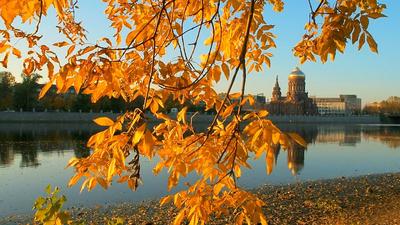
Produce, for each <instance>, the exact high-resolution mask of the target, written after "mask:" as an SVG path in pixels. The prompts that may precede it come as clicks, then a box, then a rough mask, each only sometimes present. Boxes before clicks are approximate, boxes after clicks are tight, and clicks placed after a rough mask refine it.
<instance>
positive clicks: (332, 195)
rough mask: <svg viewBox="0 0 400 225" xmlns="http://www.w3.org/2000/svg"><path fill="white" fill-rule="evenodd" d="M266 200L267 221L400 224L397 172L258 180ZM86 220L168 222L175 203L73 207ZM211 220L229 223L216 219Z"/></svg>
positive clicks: (11, 220) (17, 220)
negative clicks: (265, 183)
mask: <svg viewBox="0 0 400 225" xmlns="http://www.w3.org/2000/svg"><path fill="white" fill-rule="evenodd" d="M254 192H255V193H257V194H258V195H259V196H260V197H261V198H262V199H263V200H264V201H265V202H266V203H267V206H266V207H265V208H264V210H265V214H266V216H267V217H268V220H269V224H318V225H319V224H400V173H393V174H381V175H368V176H361V177H354V178H344V177H343V178H338V179H331V180H320V181H312V182H303V183H298V184H291V185H283V186H262V187H259V188H257V189H255V190H254ZM71 211H72V214H73V215H74V217H75V218H78V219H81V220H84V221H86V223H87V224H104V218H105V217H108V218H110V217H115V216H118V217H122V218H124V219H125V222H127V224H168V223H169V222H170V221H171V219H172V218H173V217H174V215H175V210H174V208H173V207H170V206H165V207H160V206H159V204H158V202H143V203H142V204H136V205H133V204H129V203H120V204H116V205H111V206H97V207H95V208H83V209H82V208H73V209H71ZM30 221H31V220H30V219H29V217H28V216H22V215H21V216H12V217H6V218H0V224H4V225H5V224H27V222H30ZM210 224H229V221H225V220H218V221H212V222H211V223H210Z"/></svg>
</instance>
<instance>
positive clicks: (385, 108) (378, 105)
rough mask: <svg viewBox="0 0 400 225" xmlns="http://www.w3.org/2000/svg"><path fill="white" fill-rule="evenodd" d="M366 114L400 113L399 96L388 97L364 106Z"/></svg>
mask: <svg viewBox="0 0 400 225" xmlns="http://www.w3.org/2000/svg"><path fill="white" fill-rule="evenodd" d="M364 112H365V113H367V114H383V115H400V97H395V96H393V97H390V98H388V99H387V100H384V101H381V102H374V103H371V104H368V105H366V106H365V107H364Z"/></svg>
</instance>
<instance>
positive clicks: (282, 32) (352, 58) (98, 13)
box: [0, 0, 400, 104]
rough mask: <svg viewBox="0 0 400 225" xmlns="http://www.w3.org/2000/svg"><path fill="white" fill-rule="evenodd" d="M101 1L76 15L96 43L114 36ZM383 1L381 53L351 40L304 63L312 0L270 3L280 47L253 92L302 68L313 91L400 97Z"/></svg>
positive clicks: (395, 46) (378, 31) (51, 22)
mask: <svg viewBox="0 0 400 225" xmlns="http://www.w3.org/2000/svg"><path fill="white" fill-rule="evenodd" d="M94 2H96V3H94ZM97 2H100V1H93V0H86V1H85V0H82V1H80V9H79V11H78V14H77V15H78V17H79V16H80V17H81V19H82V20H83V23H84V27H85V28H86V29H87V30H88V39H89V40H90V41H92V42H94V40H96V39H97V38H99V37H102V36H111V35H112V30H111V29H110V28H109V22H108V20H107V19H106V18H105V16H104V14H103V13H102V12H103V9H104V4H103V3H97ZM381 2H382V3H385V4H386V5H387V7H388V9H387V10H386V12H385V14H386V15H387V16H388V17H387V18H382V19H379V20H374V21H370V31H371V33H372V35H373V36H374V37H375V40H376V41H377V42H378V47H379V54H375V53H372V52H370V51H369V48H368V46H367V45H365V48H363V50H361V51H358V50H357V48H356V46H352V45H351V44H349V45H348V48H347V49H346V52H345V54H344V55H342V54H338V55H337V57H336V60H335V61H334V62H330V61H329V62H327V63H325V64H321V63H313V62H307V63H305V64H303V65H299V64H298V60H297V58H295V57H294V56H293V54H292V50H291V49H292V47H293V46H294V45H295V44H296V43H297V42H298V41H299V40H300V38H301V36H302V35H303V34H304V30H303V27H304V24H305V23H306V22H307V21H308V12H309V8H308V4H307V1H306V0H288V1H286V5H285V10H284V12H283V13H275V12H273V11H272V10H270V7H266V10H265V13H264V14H265V19H266V21H267V22H268V23H270V24H275V25H276V26H275V28H274V29H273V32H274V33H275V34H276V35H277V36H278V38H277V39H276V44H277V46H278V47H277V49H274V50H272V52H273V54H274V56H273V57H272V58H271V63H272V66H271V68H270V69H264V71H263V72H260V73H255V72H253V73H252V74H250V76H249V77H248V78H249V79H248V86H247V91H248V93H251V94H257V93H264V94H265V95H266V96H267V98H269V97H270V96H271V92H272V87H273V85H274V83H275V76H276V75H278V76H279V81H280V85H281V88H282V93H286V91H287V75H288V74H289V73H290V71H291V70H292V69H293V68H294V67H296V66H299V67H300V68H301V69H302V70H303V72H304V73H305V74H306V90H307V91H308V92H309V95H316V96H320V97H336V96H338V95H339V94H356V95H358V96H359V97H361V98H362V100H363V104H364V103H366V102H371V101H380V100H383V99H386V98H387V97H388V96H393V95H397V96H400V76H399V75H400V73H399V65H398V64H400V60H399V59H400V57H399V56H398V52H399V51H400V38H399V37H400V13H399V12H400V1H389V0H385V1H381ZM53 15H54V13H50V14H49V18H46V19H45V20H44V21H43V24H42V27H41V30H40V32H41V33H43V34H46V35H47V36H46V35H45V36H46V37H47V39H46V40H44V41H45V42H48V43H51V42H54V41H57V40H58V39H59V37H60V36H59V34H57V33H55V32H54V30H55V25H56V20H55V19H54V17H53ZM0 27H2V26H0ZM0 70H3V68H0ZM8 70H9V71H11V72H13V74H14V75H17V74H19V73H20V71H21V69H20V64H17V63H16V61H15V60H14V59H12V58H11V59H10V66H9V69H8ZM217 88H218V90H219V91H224V89H225V88H226V82H221V84H218V86H217Z"/></svg>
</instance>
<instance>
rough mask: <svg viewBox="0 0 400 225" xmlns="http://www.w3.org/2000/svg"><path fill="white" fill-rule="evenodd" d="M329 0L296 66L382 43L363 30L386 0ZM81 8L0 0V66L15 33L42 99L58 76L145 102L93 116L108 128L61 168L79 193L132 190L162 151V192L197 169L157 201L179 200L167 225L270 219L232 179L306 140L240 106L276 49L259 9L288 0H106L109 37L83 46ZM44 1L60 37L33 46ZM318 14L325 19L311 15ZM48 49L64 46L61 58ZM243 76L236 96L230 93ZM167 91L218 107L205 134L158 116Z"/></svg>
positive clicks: (84, 88) (59, 82) (11, 50)
mask: <svg viewBox="0 0 400 225" xmlns="http://www.w3.org/2000/svg"><path fill="white" fill-rule="evenodd" d="M335 2H336V4H335V6H333V7H331V6H330V5H329V4H328V2H327V1H324V0H322V1H321V2H320V4H319V5H318V7H317V9H316V10H315V11H314V10H313V9H312V5H311V3H310V6H311V16H310V22H309V23H308V24H307V26H306V28H307V31H308V32H309V33H308V34H307V35H305V36H304V38H303V40H302V41H301V42H300V43H299V44H298V45H297V46H296V47H295V55H296V56H299V57H300V60H301V61H302V62H304V61H305V60H315V57H314V55H318V56H320V57H321V59H322V61H325V60H326V57H327V55H328V54H331V55H333V56H334V54H335V51H336V49H339V51H343V50H344V48H345V43H346V40H347V39H349V38H350V37H351V38H352V40H353V42H355V41H359V43H360V46H362V45H363V42H364V41H365V39H366V40H367V42H368V43H369V45H370V47H371V49H372V50H373V51H377V50H376V43H375V41H374V40H373V39H372V37H371V35H370V34H369V33H368V31H367V28H368V21H369V19H370V18H378V17H381V16H383V14H381V13H382V10H383V9H384V6H383V5H380V4H378V3H377V2H376V1H374V0H337V1H335ZM78 4H79V2H78V1H76V0H75V1H71V0H0V15H1V18H2V19H3V21H4V24H5V27H6V29H4V30H0V34H1V36H2V40H1V41H0V54H2V55H4V58H3V60H2V64H3V66H4V67H6V66H7V62H8V56H9V54H14V55H15V56H17V57H18V58H21V57H22V55H21V52H20V50H18V49H16V48H15V47H14V46H13V44H12V41H13V40H14V39H24V40H26V43H27V46H28V47H29V51H28V52H27V54H26V57H25V59H24V60H23V65H24V73H25V74H28V75H29V74H31V73H32V72H33V71H41V70H43V69H46V70H47V72H48V79H49V82H48V83H47V84H46V85H45V86H44V87H43V89H42V91H41V93H40V97H42V96H44V95H45V93H46V92H47V91H48V90H49V88H50V87H51V85H53V84H54V83H55V84H56V86H57V89H58V92H59V93H63V92H66V91H68V90H69V89H71V88H74V89H75V91H76V92H77V93H78V92H82V93H83V94H88V95H91V99H92V101H93V102H96V101H97V100H98V99H100V98H102V97H110V98H119V97H122V98H123V99H125V101H126V102H127V103H128V104H129V102H132V101H135V100H136V99H138V98H139V97H143V98H144V105H143V107H142V109H135V110H134V111H132V112H126V113H124V114H123V115H121V116H120V117H118V119H117V120H115V121H113V120H111V119H109V118H105V117H102V118H98V119H96V120H95V122H96V123H97V124H98V125H100V126H105V127H106V129H105V130H103V131H101V132H99V133H97V134H95V135H93V136H92V137H91V138H90V140H89V141H88V146H89V147H90V148H91V149H92V154H91V155H90V156H89V157H87V158H83V159H75V158H73V159H71V160H70V162H69V164H68V166H73V167H75V171H76V174H75V176H74V177H72V178H71V180H70V183H69V184H70V185H74V184H76V183H77V182H78V181H79V180H80V179H83V184H82V189H84V188H87V189H88V190H91V189H93V188H94V187H95V186H96V185H97V184H99V185H100V186H102V187H103V188H108V187H109V186H110V185H111V184H112V182H113V178H114V177H116V176H117V177H119V179H118V182H126V183H127V184H128V186H129V187H130V188H131V189H133V190H135V189H136V188H137V187H138V185H139V184H140V157H147V158H149V159H152V158H153V157H157V160H159V163H158V164H157V166H156V167H155V168H154V172H155V173H156V174H157V173H159V172H160V171H161V170H162V169H166V170H168V176H169V178H168V185H167V186H168V189H172V188H174V187H175V186H176V185H177V184H178V183H179V181H180V179H181V178H182V177H185V176H187V175H188V174H190V173H197V174H198V177H199V178H198V180H197V181H196V182H195V183H194V184H188V188H187V189H186V190H183V191H180V192H178V193H176V194H174V195H171V196H167V197H165V198H163V199H162V200H161V204H164V203H166V202H168V201H173V202H174V204H175V205H176V206H177V207H178V208H179V212H178V215H177V216H176V218H175V220H174V224H180V223H181V222H182V221H184V220H185V219H187V220H188V221H190V224H204V223H206V222H207V221H208V220H209V219H210V218H211V216H217V217H218V216H225V217H229V218H230V221H231V222H234V223H236V224H242V223H243V221H246V222H247V223H248V224H252V223H261V224H266V218H265V216H264V215H263V213H262V206H263V205H264V203H263V202H262V201H261V200H260V199H258V198H257V196H255V195H254V194H252V193H249V192H247V191H245V190H243V189H241V188H240V187H238V186H237V185H236V180H237V178H240V176H241V174H242V172H241V171H242V169H243V168H250V165H249V164H248V159H249V158H250V157H255V158H259V157H261V156H262V155H264V154H265V155H266V157H265V160H266V164H267V172H268V173H269V172H271V168H272V165H271V164H272V163H273V160H271V154H272V153H273V152H274V149H275V148H276V146H277V145H281V146H283V147H284V148H290V147H291V146H292V145H293V144H294V142H297V143H298V144H300V145H305V142H304V140H302V139H301V138H300V137H299V136H298V135H295V134H285V133H283V132H281V131H280V130H279V129H278V128H277V127H276V126H274V125H273V124H272V122H271V121H270V120H268V119H267V114H268V113H267V112H266V111H260V112H251V113H243V112H242V107H243V106H244V105H245V104H250V105H253V104H254V99H253V97H251V96H245V87H246V83H245V82H246V79H247V74H248V73H249V72H251V71H252V70H255V71H260V70H261V69H262V67H263V66H265V65H267V66H269V65H270V57H271V56H272V54H271V53H270V52H269V51H270V49H271V48H274V47H276V46H275V42H274V38H275V36H274V34H273V33H272V32H271V29H272V28H273V27H274V26H273V25H271V24H268V23H267V22H266V21H265V19H264V15H263V11H264V8H265V7H266V5H272V8H273V9H274V10H275V11H282V10H283V1H281V0H268V1H258V0H247V1H243V0H199V1H187V0H140V1H136V0H135V1H134V0H103V4H105V5H106V9H105V12H104V13H105V15H106V17H107V18H108V19H109V20H110V21H111V26H112V28H114V30H115V33H114V38H112V40H111V39H109V38H105V37H104V38H101V39H99V40H98V41H97V42H96V44H90V43H86V36H85V29H84V28H83V26H82V24H81V23H80V22H77V21H75V9H76V8H77V6H78ZM93 4H94V3H93ZM98 4H99V3H98ZM51 6H54V8H55V9H56V12H57V14H56V15H57V18H58V21H59V25H58V26H57V28H58V31H59V32H60V33H61V34H63V35H64V36H65V40H62V41H60V42H57V43H54V44H53V46H46V45H41V44H40V43H41V39H42V38H43V36H41V35H39V33H40V29H39V27H40V23H41V21H42V17H43V18H44V17H45V16H46V13H47V11H48V9H49V8H50V7H51ZM16 17H21V18H22V23H25V22H31V23H33V24H34V31H33V32H30V33H29V32H26V31H23V30H21V29H18V28H16V27H14V26H13V21H14V20H15V18H16ZM320 17H322V18H323V24H322V26H321V27H319V26H317V25H316V24H317V23H316V22H315V21H316V20H317V19H318V18H320ZM319 28H321V29H319ZM360 34H361V35H360ZM207 36H208V37H207ZM55 48H56V49H59V48H61V49H63V50H64V52H65V55H63V56H62V57H63V60H60V59H61V58H60V56H59V55H57V54H56V53H55V52H57V51H54V49H55ZM239 73H240V74H241V75H242V78H243V79H242V89H241V92H239V93H231V90H232V86H233V85H234V83H235V81H237V77H238V76H240V75H239ZM222 74H224V77H225V78H226V80H228V81H229V86H228V88H227V91H226V94H225V96H223V97H222V98H221V97H220V96H219V95H218V93H217V92H216V91H215V89H214V85H215V83H217V82H219V81H220V80H221V75H222ZM171 97H172V99H173V100H176V101H179V102H181V103H182V104H183V103H184V102H187V101H191V103H193V104H199V103H204V104H205V105H206V108H207V109H215V110H216V112H217V114H216V115H215V117H214V119H213V120H212V122H211V123H210V124H209V126H208V129H207V130H206V131H203V132H198V131H196V130H195V128H194V127H193V124H192V123H191V119H189V117H188V116H187V114H186V110H187V108H183V109H182V110H181V111H180V112H179V113H178V115H177V118H170V117H169V116H168V115H166V114H163V113H161V110H160V109H161V108H163V107H164V103H165V102H166V101H167V99H168V98H171ZM148 111H150V112H151V113H152V114H153V116H155V117H157V118H158V119H159V120H161V121H162V122H161V123H160V124H159V125H157V126H156V127H151V126H150V125H149V119H148V118H147V117H148V116H146V115H147V114H146V112H148ZM268 168H269V169H268Z"/></svg>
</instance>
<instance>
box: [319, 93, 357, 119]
mask: <svg viewBox="0 0 400 225" xmlns="http://www.w3.org/2000/svg"><path fill="white" fill-rule="evenodd" d="M313 99H314V102H315V104H316V105H317V108H318V113H319V114H320V115H353V114H359V113H360V112H361V99H360V98H357V95H340V97H339V98H317V97H313Z"/></svg>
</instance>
